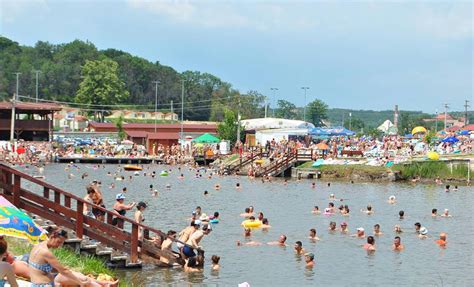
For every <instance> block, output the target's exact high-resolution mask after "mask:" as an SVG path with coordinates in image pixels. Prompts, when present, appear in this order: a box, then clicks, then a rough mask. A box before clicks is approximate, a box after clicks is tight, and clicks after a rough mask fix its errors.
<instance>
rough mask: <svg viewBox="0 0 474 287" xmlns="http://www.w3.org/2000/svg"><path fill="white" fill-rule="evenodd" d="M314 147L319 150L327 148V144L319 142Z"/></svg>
mask: <svg viewBox="0 0 474 287" xmlns="http://www.w3.org/2000/svg"><path fill="white" fill-rule="evenodd" d="M316 148H317V149H320V150H327V149H329V146H328V145H327V144H325V143H323V142H320V143H318V144H317V145H316Z"/></svg>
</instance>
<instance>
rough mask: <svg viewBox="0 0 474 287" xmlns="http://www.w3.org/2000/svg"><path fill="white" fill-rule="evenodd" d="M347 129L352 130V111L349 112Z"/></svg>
mask: <svg viewBox="0 0 474 287" xmlns="http://www.w3.org/2000/svg"><path fill="white" fill-rule="evenodd" d="M349 130H351V131H352V113H351V112H349Z"/></svg>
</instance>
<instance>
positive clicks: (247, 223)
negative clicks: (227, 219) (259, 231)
mask: <svg viewBox="0 0 474 287" xmlns="http://www.w3.org/2000/svg"><path fill="white" fill-rule="evenodd" d="M241 225H242V226H243V227H250V228H258V227H260V226H261V225H262V222H261V221H260V220H250V219H247V220H244V221H242V224H241Z"/></svg>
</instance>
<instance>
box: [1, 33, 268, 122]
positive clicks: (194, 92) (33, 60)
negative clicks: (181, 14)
mask: <svg viewBox="0 0 474 287" xmlns="http://www.w3.org/2000/svg"><path fill="white" fill-rule="evenodd" d="M103 60H111V61H112V62H109V63H114V62H115V63H117V64H118V65H117V67H118V69H117V73H118V77H119V79H120V80H121V81H122V82H123V83H124V88H125V90H126V93H125V95H126V96H125V97H121V98H120V101H115V102H113V103H114V104H123V105H134V106H135V108H137V109H141V110H153V108H154V104H155V83H154V81H159V84H158V93H157V95H158V101H157V102H158V109H160V110H169V109H170V108H171V101H173V102H174V103H175V106H174V108H175V109H177V108H179V107H177V106H176V103H181V92H182V84H184V89H183V90H184V99H185V100H184V103H185V104H184V109H185V111H186V112H185V118H186V119H188V120H222V118H223V113H224V112H223V111H224V108H229V109H232V110H237V107H238V105H239V102H240V106H241V113H242V117H244V118H249V117H261V116H263V111H264V97H263V95H261V94H259V93H258V92H256V91H249V92H247V93H246V94H240V93H239V91H237V90H236V89H234V88H233V87H232V86H231V84H229V83H226V82H224V81H222V80H221V79H219V78H218V77H216V76H214V75H211V74H208V73H201V72H197V71H185V72H183V73H178V72H177V71H176V70H174V69H173V68H171V67H168V66H164V65H161V64H160V63H159V62H155V63H152V62H150V61H148V60H146V59H143V58H140V57H136V56H133V55H130V54H129V53H126V52H123V51H119V50H115V49H107V50H98V49H97V48H96V47H95V46H94V44H92V43H90V42H83V41H80V40H75V41H73V42H71V43H67V44H59V45H54V44H51V43H48V42H43V41H38V42H37V43H36V44H35V46H34V47H28V46H21V45H19V44H18V43H17V42H14V41H12V40H10V39H8V38H5V37H0V99H1V100H5V99H6V98H11V97H12V95H13V93H14V92H15V87H16V75H15V74H14V73H16V72H19V73H21V75H20V77H19V79H20V81H19V86H20V89H19V95H20V96H30V97H35V94H36V73H35V71H36V70H39V71H41V72H40V73H39V89H38V90H39V92H38V94H39V98H40V99H43V100H55V101H63V102H81V101H80V100H81V99H85V98H86V97H79V98H77V96H78V92H79V89H80V84H81V82H82V81H83V78H84V75H83V67H84V66H85V65H86V63H87V62H88V61H103ZM20 99H22V100H24V99H25V98H20ZM80 107H86V108H87V109H89V110H95V109H103V107H100V108H99V104H93V103H92V104H88V105H82V106H80ZM127 107H128V108H132V109H133V108H134V107H133V106H132V107H129V106H127Z"/></svg>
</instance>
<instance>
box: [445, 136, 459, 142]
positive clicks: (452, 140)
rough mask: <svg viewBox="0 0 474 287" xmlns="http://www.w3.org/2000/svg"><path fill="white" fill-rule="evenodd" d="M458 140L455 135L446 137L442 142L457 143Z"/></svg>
mask: <svg viewBox="0 0 474 287" xmlns="http://www.w3.org/2000/svg"><path fill="white" fill-rule="evenodd" d="M458 141H459V140H458V139H457V138H455V137H447V138H445V139H444V140H442V142H444V143H457V142H458Z"/></svg>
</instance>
